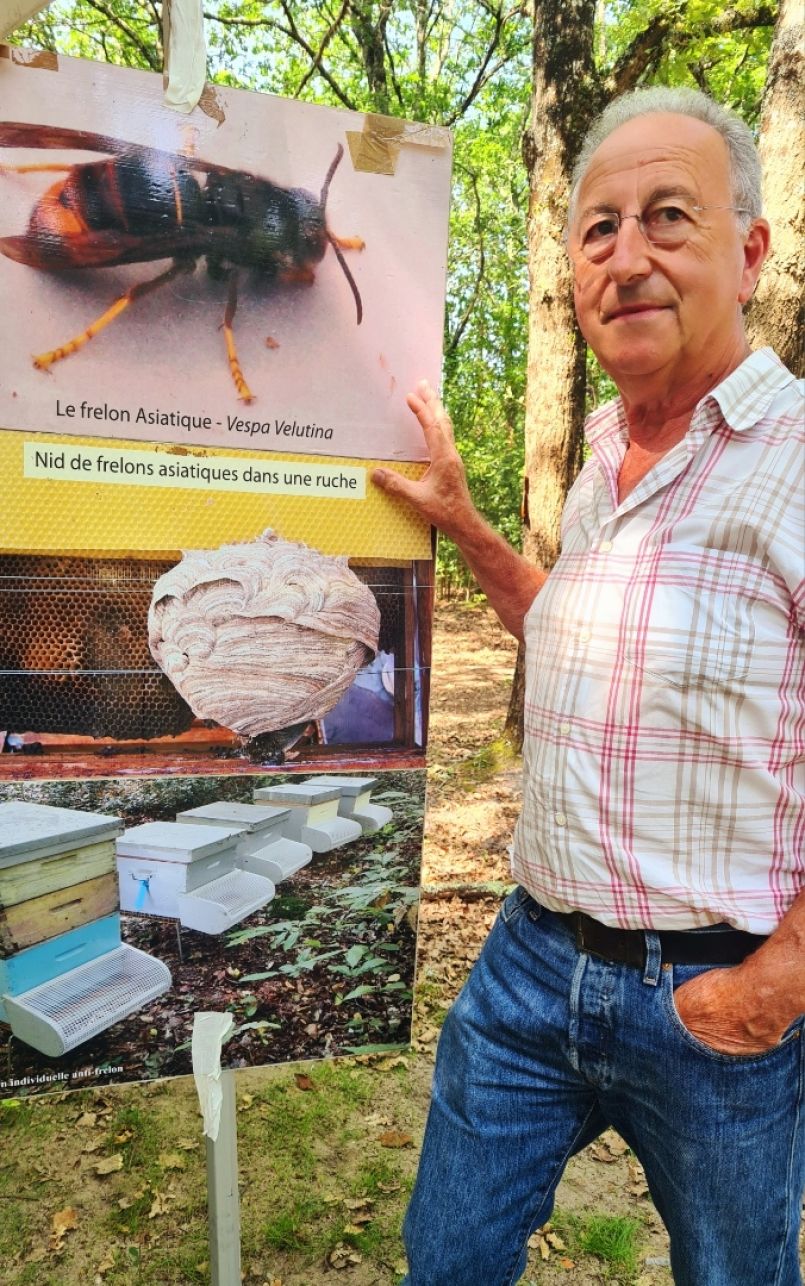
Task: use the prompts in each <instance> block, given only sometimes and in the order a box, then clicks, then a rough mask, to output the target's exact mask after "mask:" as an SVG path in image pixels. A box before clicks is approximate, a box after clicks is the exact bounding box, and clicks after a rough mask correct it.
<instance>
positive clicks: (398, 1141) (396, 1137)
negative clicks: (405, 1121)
mask: <svg viewBox="0 0 805 1286" xmlns="http://www.w3.org/2000/svg"><path fill="white" fill-rule="evenodd" d="M377 1142H378V1143H380V1144H381V1145H382V1146H383V1147H384V1148H410V1147H413V1144H414V1140H413V1138H412V1137H411V1135H410V1134H404V1133H403V1131H402V1130H385V1131H384V1133H383V1134H379V1135H378V1136H377Z"/></svg>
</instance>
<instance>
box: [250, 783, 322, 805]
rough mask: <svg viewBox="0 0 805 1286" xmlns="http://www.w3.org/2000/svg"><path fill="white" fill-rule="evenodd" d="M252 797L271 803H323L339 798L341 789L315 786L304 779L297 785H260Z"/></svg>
mask: <svg viewBox="0 0 805 1286" xmlns="http://www.w3.org/2000/svg"><path fill="white" fill-rule="evenodd" d="M254 798H255V799H256V800H257V801H258V802H259V803H263V802H264V801H265V802H268V801H269V800H270V801H271V803H272V804H292V805H293V804H297V805H299V804H323V803H325V802H326V801H327V800H330V799H340V798H341V791H340V790H339V789H338V787H337V786H315V785H311V784H310V782H307V781H304V782H300V783H299V785H298V786H297V785H289V786H261V787H260V788H259V789H258V790H256V791H255V792H254Z"/></svg>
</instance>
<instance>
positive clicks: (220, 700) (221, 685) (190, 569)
mask: <svg viewBox="0 0 805 1286" xmlns="http://www.w3.org/2000/svg"><path fill="white" fill-rule="evenodd" d="M379 630H380V611H379V609H378V606H377V603H376V602H375V599H374V595H373V594H372V592H371V590H370V589H368V588H367V586H366V585H364V584H363V583H362V582H361V581H359V580H358V578H357V576H356V575H355V574H354V572H352V571H350V569H349V567H348V566H347V560H346V558H331V557H329V556H328V555H326V554H321V553H319V552H318V550H315V549H309V548H308V547H307V546H306V545H302V544H295V543H293V542H292V541H288V540H283V539H282V538H281V537H279V536H277V535H275V534H274V533H273V532H271V531H266V532H264V533H263V535H262V536H260V537H258V539H257V540H255V541H251V542H249V543H246V544H239V545H223V546H222V547H221V548H220V549H196V550H192V551H190V552H188V553H185V554H184V555H183V557H182V561H181V563H179V564H178V565H177V566H176V567H173V568H171V570H170V571H169V572H166V573H165V575H164V576H160V578H159V580H158V581H157V582H156V584H155V585H154V593H153V598H152V602H151V608H150V611H149V613H148V644H149V647H150V648H151V653H152V655H153V657H154V660H155V661H156V662H157V664H158V665H159V666H160V668H161V669H162V670H164V672H165V674H166V675H167V676H168V678H169V679H170V680H171V682H172V683H173V684H174V685H175V687H176V688H177V689H178V691H179V692H180V693H181V695H182V696H183V697H184V699H185V701H186V702H187V704H188V705H189V706H190V708H191V709H192V710H193V711H194V713H195V714H196V715H197V716H198V717H199V718H200V719H214V720H215V721H216V723H220V724H222V725H223V726H224V727H225V728H231V729H232V730H233V731H234V732H239V733H241V734H242V735H244V736H247V737H255V736H257V735H258V734H260V733H264V732H273V731H275V730H276V729H279V728H287V727H289V726H290V725H291V724H296V723H303V722H306V721H307V720H310V719H320V718H322V717H323V715H325V714H326V713H327V711H328V710H331V709H332V707H333V706H334V705H336V704H337V702H338V701H339V700H340V698H341V697H342V696H343V694H344V693H345V692H346V690H347V688H348V687H349V686H350V684H351V683H352V681H353V679H354V678H355V675H356V674H357V672H358V670H359V669H360V668H361V666H362V665H364V664H365V663H366V662H367V661H370V660H371V659H372V656H373V655H374V653H375V652H376V651H377V644H378V633H379Z"/></svg>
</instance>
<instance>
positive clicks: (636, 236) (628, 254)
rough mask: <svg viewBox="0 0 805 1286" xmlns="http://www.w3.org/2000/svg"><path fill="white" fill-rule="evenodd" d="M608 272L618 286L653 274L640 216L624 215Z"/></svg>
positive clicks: (608, 265)
mask: <svg viewBox="0 0 805 1286" xmlns="http://www.w3.org/2000/svg"><path fill="white" fill-rule="evenodd" d="M606 267H607V271H608V272H609V275H610V277H611V278H612V280H613V281H615V282H617V283H618V285H625V284H626V283H627V282H629V281H633V280H634V279H636V278H637V279H639V278H641V277H647V276H648V275H649V273H650V272H651V268H652V265H651V257H650V247H649V244H648V242H647V241H646V238H645V236H644V235H643V229H642V228H641V226H640V216H639V215H636V214H622V215H621V217H620V224H619V227H618V235H617V236H616V238H615V247H614V249H613V251H612V254H611V255H610V256H609V258H608V259H607V261H606Z"/></svg>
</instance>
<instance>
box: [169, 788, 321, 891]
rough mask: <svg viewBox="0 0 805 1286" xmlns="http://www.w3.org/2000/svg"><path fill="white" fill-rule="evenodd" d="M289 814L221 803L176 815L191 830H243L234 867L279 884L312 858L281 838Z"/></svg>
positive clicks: (308, 850) (303, 847) (302, 846)
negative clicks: (211, 827)
mask: <svg viewBox="0 0 805 1286" xmlns="http://www.w3.org/2000/svg"><path fill="white" fill-rule="evenodd" d="M289 813H290V809H288V808H272V807H271V806H270V805H268V804H241V803H239V802H238V801H237V800H220V801H219V802H216V803H212V804H202V805H201V807H199V808H188V809H186V811H185V812H183V813H178V814H177V816H176V820H177V822H184V823H186V824H190V825H193V826H232V827H243V832H242V834H241V836H240V838H239V839H238V847H237V858H236V862H237V865H238V866H239V867H240V868H241V869H242V870H244V871H251V872H252V873H253V874H254V875H264V876H265V877H266V879H269V880H271V881H272V882H273V883H274V884H280V883H281V882H282V881H283V880H287V879H289V878H290V877H291V876H292V875H295V874H296V872H297V871H299V870H301V869H302V867H303V866H307V864H308V862H309V861H310V859H311V857H312V849H311V848H310V846H309V845H308V844H300V843H299V842H298V841H297V840H293V839H288V838H287V836H286V835H284V834H283V824H284V822H286V821H287V819H288V814H289Z"/></svg>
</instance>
